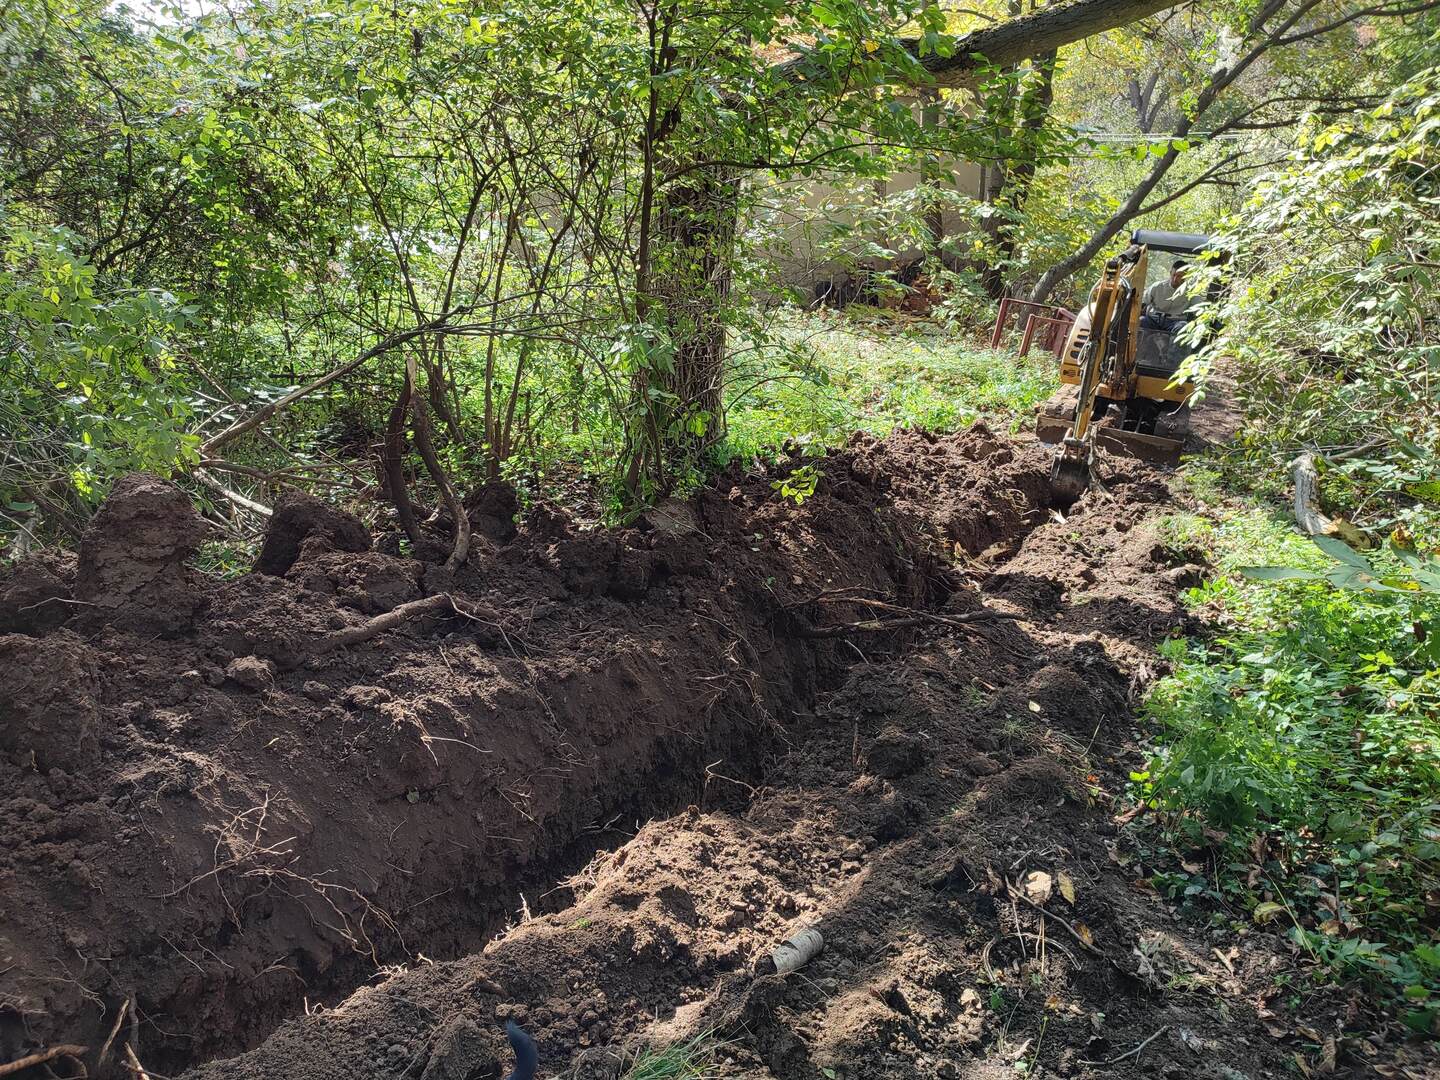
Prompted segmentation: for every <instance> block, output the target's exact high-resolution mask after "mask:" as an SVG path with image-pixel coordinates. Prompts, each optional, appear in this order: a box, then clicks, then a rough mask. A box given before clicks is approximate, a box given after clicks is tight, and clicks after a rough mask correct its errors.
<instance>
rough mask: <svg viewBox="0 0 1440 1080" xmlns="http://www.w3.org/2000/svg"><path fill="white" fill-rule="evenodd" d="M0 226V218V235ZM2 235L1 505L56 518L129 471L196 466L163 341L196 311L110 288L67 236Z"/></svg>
mask: <svg viewBox="0 0 1440 1080" xmlns="http://www.w3.org/2000/svg"><path fill="white" fill-rule="evenodd" d="M5 224H7V223H6V222H5V221H4V219H3V218H0V227H3V226H4V225H5ZM10 224H11V227H10V228H8V229H6V230H5V232H4V233H3V236H0V243H3V252H0V259H3V262H0V336H3V340H4V347H3V350H0V418H3V420H4V424H3V430H4V431H5V432H6V434H7V438H8V440H10V444H9V445H8V446H6V447H5V453H4V454H3V457H0V501H3V502H5V503H7V504H9V505H11V506H12V508H13V506H14V505H15V504H16V503H20V504H22V505H23V504H26V503H44V504H46V505H48V506H51V507H55V508H56V509H57V511H58V512H59V513H60V514H62V515H63V514H64V513H65V511H64V509H63V508H64V507H66V505H67V503H68V502H69V501H70V500H71V498H72V497H73V496H78V497H79V498H81V499H83V500H87V501H91V502H93V501H94V500H96V499H97V498H98V497H99V496H100V495H102V494H103V493H104V491H105V490H106V488H107V486H108V483H109V481H110V480H111V479H112V478H114V477H115V476H118V475H120V474H121V473H124V472H128V471H130V470H133V469H149V470H152V471H155V472H159V473H162V474H168V473H170V472H171V471H173V470H174V469H175V468H177V467H179V466H180V465H182V464H185V463H188V462H193V461H194V460H195V444H196V442H197V439H196V438H195V436H194V435H192V434H190V433H189V432H188V431H187V429H186V424H187V421H188V419H189V417H190V415H191V404H190V399H189V397H188V395H187V394H186V392H185V388H184V385H183V382H182V381H181V380H180V378H179V376H178V374H177V365H176V357H175V355H174V353H173V352H172V347H171V341H170V335H171V334H172V333H174V332H175V331H177V330H179V329H180V328H181V327H183V326H184V324H185V322H186V319H187V316H189V315H190V314H192V313H193V312H194V310H195V309H194V308H193V306H190V305H186V304H183V303H182V301H181V300H180V298H177V297H175V296H173V295H171V294H169V293H166V292H163V291H160V290H154V289H113V288H107V287H106V285H105V284H104V283H103V282H101V281H99V279H98V277H97V274H96V272H95V268H94V266H93V265H91V264H90V263H89V262H88V261H87V260H86V258H85V257H84V255H82V254H79V253H78V252H77V250H76V248H77V246H78V244H77V238H76V237H75V236H74V234H72V233H70V232H69V231H68V230H65V229H60V228H51V229H46V230H32V229H26V228H23V227H18V226H15V225H13V223H10Z"/></svg>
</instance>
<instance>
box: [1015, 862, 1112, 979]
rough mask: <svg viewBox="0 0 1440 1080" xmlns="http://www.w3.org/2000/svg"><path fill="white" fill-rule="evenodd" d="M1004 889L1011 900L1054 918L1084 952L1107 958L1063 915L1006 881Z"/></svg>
mask: <svg viewBox="0 0 1440 1080" xmlns="http://www.w3.org/2000/svg"><path fill="white" fill-rule="evenodd" d="M1005 891H1006V892H1008V893H1009V894H1010V899H1011V900H1020V901H1022V902H1024V903H1026V904H1029V905H1030V906H1031V907H1032V908H1034V909H1035V910H1036V911H1038V912H1040V914H1041V915H1048V916H1049V917H1050V918H1052V919H1054V920H1055V921H1056V922H1057V923H1059V924H1060V925H1061V926H1063V927H1064V928H1065V929H1066V930H1067V931H1068V932H1069V934H1070V936H1071V937H1073V938H1074V939H1075V940H1076V941H1077V942H1079V944H1080V947H1081V948H1082V949H1084V950H1085V951H1086V952H1088V953H1093V954H1094V955H1095V956H1098V957H1100V958H1101V959H1103V960H1108V959H1109V957H1108V956H1106V955H1105V954H1104V953H1103V952H1101V951H1100V950H1099V949H1097V948H1096V947H1095V946H1094V945H1092V944H1090V942H1088V941H1086V940H1085V938H1084V937H1083V936H1081V934H1080V931H1079V930H1076V929H1075V927H1074V926H1072V925H1071V924H1070V922H1069V921H1068V920H1067V919H1066V918H1065V917H1064V916H1062V915H1057V914H1055V912H1053V911H1051V910H1050V909H1049V908H1044V907H1041V906H1040V905H1039V904H1037V903H1036V902H1035V901H1034V900H1031V899H1030V897H1028V896H1026V895H1025V894H1024V893H1023V892H1021V891H1020V890H1019V889H1017V888H1015V886H1014V885H1011V884H1010V883H1009V882H1008V881H1007V882H1006V883H1005Z"/></svg>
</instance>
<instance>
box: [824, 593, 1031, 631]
mask: <svg viewBox="0 0 1440 1080" xmlns="http://www.w3.org/2000/svg"><path fill="white" fill-rule="evenodd" d="M810 602H811V603H820V604H826V603H829V604H858V605H860V606H861V607H868V608H875V609H876V610H879V611H889V612H894V613H896V615H897V616H898V617H897V618H893V619H862V620H860V621H859V622H851V623H840V624H837V625H834V626H802V627H800V629H799V631H798V633H799V636H800V637H804V638H833V637H843V636H844V635H845V634H853V633H883V632H884V631H887V630H908V629H911V628H913V627H916V626H924V625H926V624H935V625H939V626H949V627H953V628H955V629H960V630H963V629H969V628H970V626H971V624H974V623H979V622H995V621H997V620H1000V619H1019V618H1021V616H1019V615H1014V614H1011V613H1009V612H1005V611H995V610H993V609H991V608H981V609H980V610H978V611H962V612H961V613H960V614H958V615H937V614H935V613H934V612H931V611H921V610H919V609H918V608H911V607H905V606H903V605H901V604H892V603H890V602H889V601H887V600H871V599H869V598H867V597H858V596H835V597H828V596H819V597H816V598H815V599H814V600H813V601H810Z"/></svg>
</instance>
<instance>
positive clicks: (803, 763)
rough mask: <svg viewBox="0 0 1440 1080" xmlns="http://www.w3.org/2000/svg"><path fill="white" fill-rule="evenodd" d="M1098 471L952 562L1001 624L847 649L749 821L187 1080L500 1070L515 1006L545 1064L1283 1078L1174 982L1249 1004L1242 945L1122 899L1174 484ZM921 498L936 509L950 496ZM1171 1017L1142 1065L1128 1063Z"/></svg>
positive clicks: (650, 842)
mask: <svg viewBox="0 0 1440 1080" xmlns="http://www.w3.org/2000/svg"><path fill="white" fill-rule="evenodd" d="M885 453H886V450H884V449H880V448H877V449H876V451H875V452H873V453H872V454H871V455H870V459H871V460H876V459H877V458H878V459H881V460H883V458H884V455H885ZM909 475H910V476H911V477H913V478H915V479H914V480H913V482H912V483H911V484H908V485H907V490H903V491H898V490H897V491H895V492H894V493H893V498H894V501H895V503H896V504H897V505H904V504H906V503H909V502H911V500H914V501H913V503H911V505H913V506H915V507H921V506H924V505H925V501H924V495H923V493H924V490H925V484H926V483H929V482H933V481H934V480H935V479H936V478H927V477H925V476H924V475H923V474H917V473H913V472H912V473H909ZM939 486H940V487H942V488H944V487H945V485H943V484H941V485H939ZM1111 488H1112V493H1111V494H1109V495H1101V494H1092V495H1090V496H1087V497H1086V499H1085V500H1084V501H1083V502H1082V504H1081V505H1080V506H1079V507H1078V508H1077V511H1076V513H1075V514H1074V515H1073V516H1072V517H1071V518H1070V519H1069V520H1066V521H1057V520H1051V521H1048V522H1046V521H1044V518H1045V515H1043V514H1042V515H1035V517H1034V518H1032V523H1031V524H1030V525H1027V526H1026V527H1025V528H1022V529H1020V530H1018V531H1016V532H1010V531H1007V530H1006V529H1003V528H1002V529H999V530H997V531H996V532H994V533H987V534H986V536H985V537H983V538H980V539H977V538H975V537H970V538H969V545H968V550H970V551H974V550H975V549H976V548H977V547H978V546H979V545H980V542H981V539H983V540H984V541H985V543H984V547H983V548H980V554H978V555H975V556H970V557H966V556H964V555H963V554H962V557H961V561H962V562H964V563H968V571H967V575H966V576H967V585H968V587H965V588H961V589H959V590H957V591H955V592H953V593H952V594H951V595H950V596H949V597H948V598H947V599H946V600H945V601H944V602H943V603H941V604H939V605H937V607H936V608H935V610H934V614H935V615H937V616H938V617H940V618H941V619H943V618H945V617H947V616H955V615H960V614H962V613H964V612H967V611H974V610H976V609H977V608H978V607H979V606H980V605H982V604H983V605H986V606H988V607H990V608H992V609H993V610H995V611H998V612H1002V613H1004V614H1007V615H1011V616H1014V618H1011V619H1005V620H997V621H992V622H979V623H972V624H965V623H961V622H957V623H950V624H947V623H943V622H934V623H933V624H932V626H931V628H930V629H928V630H924V631H920V632H919V634H918V637H917V638H916V639H915V640H914V641H912V642H910V643H909V644H908V645H907V647H906V648H904V649H903V650H901V651H899V652H891V651H888V650H883V649H872V648H871V646H870V643H869V642H868V641H865V640H858V641H855V647H854V648H853V649H848V647H847V650H848V651H849V652H850V660H851V661H852V662H851V663H850V664H849V666H848V670H847V672H846V674H845V677H844V678H843V679H842V680H840V681H838V683H837V684H836V686H835V687H834V688H833V689H831V690H829V691H826V692H825V693H824V694H822V697H821V700H820V702H819V703H818V706H817V709H816V712H815V714H814V715H813V716H811V717H807V718H800V717H797V718H793V719H792V721H791V722H790V723H787V724H785V725H783V726H784V728H785V732H784V735H785V739H786V742H787V743H788V745H789V749H788V750H787V751H786V753H785V754H784V755H783V756H782V757H780V758H779V759H778V760H776V761H775V762H774V763H773V764H772V765H771V766H770V767H769V769H768V770H767V771H766V774H765V778H764V780H763V782H762V783H761V784H759V785H758V786H757V787H756V788H755V790H754V791H753V797H752V798H751V799H750V800H749V802H748V805H746V806H745V807H744V808H743V809H739V810H737V809H734V808H721V809H704V808H701V807H699V806H692V807H690V808H688V809H687V810H685V811H684V812H682V813H680V814H678V815H676V816H674V817H672V818H669V819H667V820H658V821H652V822H650V823H649V824H647V825H646V826H645V827H644V828H643V829H641V831H640V832H639V834H638V835H637V836H636V837H635V838H634V839H633V840H631V841H630V842H629V843H627V844H626V845H624V846H623V847H621V848H620V849H618V850H617V851H615V852H614V853H611V854H603V855H601V856H600V857H598V858H597V859H596V861H595V862H594V863H593V864H592V865H591V866H590V867H589V868H588V869H587V871H586V873H585V874H583V875H580V876H579V878H578V879H576V880H574V881H572V882H571V884H570V890H571V893H570V895H571V896H572V897H573V900H574V903H573V904H572V905H571V906H570V907H568V908H567V909H565V910H563V911H560V912H557V913H554V914H551V915H547V916H544V917H541V918H537V919H534V920H533V921H529V922H526V923H524V924H523V925H520V926H518V927H515V928H514V929H513V930H511V931H510V932H509V933H507V934H506V935H504V936H503V937H502V938H499V939H497V940H494V941H492V942H491V943H490V944H489V945H487V946H486V948H485V949H484V951H483V952H482V953H480V954H479V955H475V956H470V957H466V958H464V959H462V960H459V961H457V962H454V963H448V964H437V965H433V966H432V965H419V966H415V967H412V969H411V970H408V971H405V972H403V973H399V974H396V975H395V976H394V977H392V978H390V979H388V980H387V981H385V982H384V983H382V984H380V985H378V986H375V987H372V988H368V989H366V990H363V991H361V992H359V993H357V994H356V995H354V996H353V997H351V998H350V999H349V1000H347V1001H346V1002H344V1003H343V1004H342V1005H340V1006H339V1007H337V1008H335V1009H331V1010H327V1011H324V1012H320V1013H318V1014H316V1015H313V1016H310V1017H306V1018H304V1019H300V1020H296V1021H292V1022H291V1023H288V1024H286V1025H285V1026H284V1027H282V1028H281V1029H280V1030H279V1031H278V1032H277V1033H276V1034H275V1035H274V1036H272V1037H271V1038H270V1039H269V1040H268V1041H267V1042H266V1043H265V1044H264V1045H263V1046H261V1047H260V1048H259V1049H257V1050H255V1051H253V1052H251V1053H249V1054H247V1055H244V1056H242V1057H240V1058H237V1059H234V1060H231V1061H223V1062H214V1063H211V1064H210V1065H207V1066H205V1067H204V1068H203V1069H201V1070H200V1071H199V1072H198V1073H196V1074H195V1076H196V1078H197V1080H261V1078H264V1080H279V1078H291V1077H294V1078H297V1080H298V1078H300V1077H327V1078H328V1077H335V1078H337V1080H338V1078H340V1077H356V1078H367V1080H368V1078H375V1080H379V1078H382V1077H386V1078H394V1077H422V1078H427V1080H435V1078H450V1080H480V1078H493V1077H499V1076H501V1075H502V1074H503V1073H504V1072H505V1071H507V1070H508V1068H509V1056H508V1051H507V1049H506V1047H505V1044H504V1040H503V1035H502V1033H501V1024H502V1023H503V1021H504V1020H505V1019H509V1018H513V1019H516V1020H518V1021H520V1022H521V1023H523V1024H524V1025H525V1026H526V1027H527V1028H528V1029H529V1030H530V1031H532V1032H533V1033H534V1034H535V1035H536V1037H537V1038H538V1040H539V1043H540V1048H541V1060H542V1065H543V1070H544V1071H545V1072H547V1073H548V1074H550V1075H561V1074H564V1075H571V1074H573V1075H576V1076H582V1077H606V1078H614V1077H617V1076H619V1075H620V1074H621V1072H622V1071H623V1067H624V1062H625V1061H626V1060H628V1059H630V1056H633V1054H634V1053H635V1052H636V1050H637V1048H639V1047H641V1046H644V1045H657V1044H660V1045H663V1044H666V1043H669V1042H674V1041H678V1040H683V1039H687V1038H692V1037H694V1036H696V1035H699V1034H702V1033H710V1038H712V1039H714V1040H717V1041H720V1042H722V1043H723V1044H724V1046H723V1049H722V1050H721V1051H720V1053H721V1055H722V1057H724V1058H726V1059H728V1066H727V1067H728V1069H729V1072H730V1074H733V1075H737V1076H754V1077H779V1078H784V1080H790V1078H807V1080H810V1078H821V1077H824V1078H826V1080H834V1078H844V1080H852V1078H880V1077H894V1076H920V1077H943V1078H950V1077H961V1076H964V1077H989V1076H994V1077H1001V1076H1014V1075H1016V1063H1017V1062H1023V1063H1024V1064H1025V1067H1026V1069H1028V1071H1029V1072H1030V1073H1031V1074H1044V1075H1063V1076H1097V1077H1098V1076H1128V1075H1163V1076H1172V1077H1181V1076H1183V1077H1200V1076H1206V1077H1216V1078H1224V1080H1235V1078H1236V1077H1240V1076H1251V1077H1258V1076H1271V1075H1277V1074H1279V1073H1281V1072H1284V1071H1285V1070H1286V1068H1287V1062H1288V1054H1286V1053H1285V1052H1284V1051H1283V1049H1282V1048H1281V1047H1278V1046H1275V1045H1272V1044H1271V1042H1270V1040H1268V1038H1267V1036H1266V1034H1265V1032H1264V1030H1263V1028H1262V1027H1261V1026H1260V1024H1259V1022H1258V1021H1257V1019H1256V1017H1255V1014H1254V1010H1253V1008H1249V1009H1247V1008H1244V1007H1243V1006H1242V1007H1239V1008H1237V1002H1236V1001H1234V1000H1230V1001H1227V1000H1223V995H1218V994H1217V995H1216V998H1215V1000H1214V1001H1213V1002H1211V1003H1210V1004H1209V1005H1205V1006H1200V1005H1196V1004H1195V1003H1194V1002H1176V1001H1174V1000H1172V999H1170V998H1169V997H1168V996H1167V994H1166V993H1165V988H1166V986H1167V985H1168V984H1169V982H1170V981H1171V980H1173V979H1174V978H1177V977H1179V976H1180V975H1181V974H1182V973H1183V974H1185V975H1188V976H1193V974H1194V973H1195V972H1203V977H1204V978H1206V979H1209V980H1214V981H1215V982H1216V983H1217V984H1219V983H1220V982H1222V981H1228V982H1229V983H1230V984H1231V988H1232V989H1235V990H1236V992H1237V994H1236V996H1242V995H1240V994H1239V987H1240V985H1241V982H1242V980H1243V976H1244V974H1245V972H1244V971H1243V965H1244V964H1246V963H1248V962H1251V960H1252V958H1251V957H1249V956H1245V957H1242V958H1241V959H1240V960H1239V962H1238V963H1239V965H1240V966H1241V969H1242V970H1241V975H1239V976H1237V975H1235V974H1231V973H1228V972H1227V971H1225V969H1224V968H1223V967H1221V965H1220V963H1219V962H1218V961H1216V959H1215V957H1214V956H1213V955H1212V954H1211V951H1210V949H1209V947H1208V944H1207V943H1206V942H1205V941H1204V939H1203V938H1200V939H1196V938H1194V937H1191V936H1189V935H1187V933H1186V932H1185V931H1184V930H1183V929H1182V928H1180V927H1177V926H1175V925H1174V924H1173V922H1172V920H1171V918H1170V917H1169V916H1168V914H1167V913H1166V912H1165V911H1164V909H1163V907H1162V906H1161V905H1159V904H1158V903H1157V902H1156V900H1155V898H1154V897H1153V896H1146V895H1142V894H1139V893H1137V892H1136V891H1135V890H1134V888H1133V881H1134V874H1133V872H1127V870H1126V868H1125V866H1124V865H1123V864H1124V862H1125V861H1126V858H1125V856H1124V855H1123V853H1122V852H1121V851H1120V849H1119V848H1118V847H1117V845H1116V842H1115V834H1116V828H1115V826H1114V825H1113V824H1112V823H1111V822H1110V820H1109V818H1110V814H1111V813H1112V811H1110V810H1109V809H1108V807H1107V805H1106V804H1105V803H1104V802H1103V801H1102V790H1103V789H1102V785H1101V784H1099V783H1098V782H1097V781H1098V780H1099V777H1098V776H1097V774H1099V773H1110V774H1114V773H1115V771H1116V769H1117V768H1120V766H1117V765H1116V764H1115V763H1114V761H1113V754H1114V752H1115V750H1116V748H1117V744H1119V743H1120V742H1121V741H1123V740H1124V739H1125V738H1126V736H1127V733H1128V730H1129V724H1128V708H1129V689H1130V682H1131V677H1132V674H1133V671H1132V670H1129V669H1126V668H1122V667H1121V666H1119V665H1120V664H1121V663H1127V662H1129V661H1132V660H1134V659H1135V658H1139V657H1142V656H1148V655H1150V652H1149V649H1150V646H1151V645H1152V644H1153V641H1154V639H1155V637H1156V636H1157V635H1160V634H1164V633H1165V632H1168V631H1174V630H1176V629H1179V628H1181V627H1183V626H1184V625H1185V623H1186V616H1185V614H1184V612H1183V610H1182V609H1181V608H1180V607H1179V605H1178V603H1177V600H1176V595H1175V593H1176V590H1175V579H1176V578H1177V577H1178V576H1179V575H1178V574H1177V573H1176V568H1174V567H1171V566H1170V565H1169V561H1168V556H1167V554H1166V552H1165V551H1164V550H1163V549H1162V548H1161V547H1160V546H1159V545H1158V543H1157V540H1156V535H1155V533H1154V532H1153V531H1152V529H1151V528H1150V527H1149V526H1147V525H1146V524H1144V519H1145V518H1146V517H1147V516H1153V515H1154V514H1156V513H1157V512H1158V511H1160V510H1162V509H1163V508H1164V506H1165V500H1166V498H1167V496H1168V493H1167V491H1166V489H1165V486H1164V485H1163V483H1158V482H1156V481H1155V480H1154V479H1152V478H1151V475H1150V474H1149V473H1148V472H1146V471H1145V470H1144V469H1143V468H1142V467H1139V466H1131V467H1129V472H1128V473H1127V472H1124V471H1120V472H1118V473H1117V474H1114V475H1112V477H1111ZM930 505H931V506H933V507H934V508H935V509H934V510H933V511H930V515H931V516H930V519H931V520H937V519H938V516H939V515H943V514H945V513H946V512H947V511H948V508H949V506H951V505H953V504H950V503H948V502H946V501H943V500H938V499H937V500H931V502H930ZM911 512H917V513H919V512H923V511H918V510H916V511H911ZM982 556H983V557H982ZM1027 883H1028V884H1030V885H1032V886H1035V887H1036V888H1039V887H1040V886H1041V885H1043V887H1044V888H1045V889H1046V890H1048V894H1049V895H1048V896H1047V897H1045V898H1043V899H1042V901H1041V903H1042V906H1044V907H1045V908H1046V909H1047V910H1048V911H1050V912H1052V917H1047V916H1046V915H1044V914H1042V913H1041V912H1039V911H1038V910H1037V909H1036V908H1035V907H1034V905H1033V904H1032V903H1030V902H1029V900H1028V899H1026V897H1029V896H1036V897H1039V896H1040V893H1039V892H1030V893H1027V891H1026V885H1027ZM1012 889H1015V890H1017V891H1018V896H1016V897H1012V893H1011V890H1012ZM1072 896H1073V902H1072V901H1071V899H1070V897H1072ZM807 926H813V927H816V928H818V929H819V930H820V931H821V932H822V934H823V935H824V938H825V941H826V946H825V949H824V951H823V952H822V953H821V955H820V956H819V957H818V958H817V959H815V960H814V961H813V962H811V963H810V964H809V965H808V966H806V967H805V968H803V969H802V970H801V971H799V972H797V973H794V974H790V975H786V976H779V975H773V974H772V975H766V974H763V973H757V972H763V970H764V967H763V964H764V958H765V957H766V956H767V955H768V953H769V950H770V949H771V948H773V947H774V946H775V945H776V944H778V943H779V942H780V941H782V940H784V939H785V938H786V937H787V936H789V935H790V934H792V933H794V932H796V931H797V930H798V929H800V928H802V927H807ZM1017 931H1018V932H1019V936H1017ZM1266 959H1267V958H1266V955H1265V954H1264V952H1263V950H1261V951H1257V953H1256V956H1255V957H1254V958H1253V962H1254V963H1255V964H1259V965H1263V964H1264V963H1265V962H1266ZM1162 1028H1163V1029H1165V1033H1164V1035H1163V1036H1162V1039H1157V1040H1156V1041H1155V1042H1153V1043H1152V1044H1151V1049H1150V1052H1149V1053H1148V1054H1147V1055H1145V1056H1143V1057H1121V1055H1124V1054H1125V1053H1126V1051H1127V1050H1129V1049H1130V1048H1132V1047H1133V1046H1135V1045H1137V1044H1139V1043H1140V1042H1141V1041H1143V1040H1144V1039H1146V1038H1147V1037H1149V1036H1150V1035H1152V1034H1154V1033H1155V1031H1156V1030H1158V1029H1162ZM1117 1057H1121V1060H1119V1061H1116V1062H1114V1063H1112V1064H1106V1065H1103V1066H1102V1065H1100V1064H1097V1063H1101V1062H1110V1060H1111V1059H1112V1058H1117Z"/></svg>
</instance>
